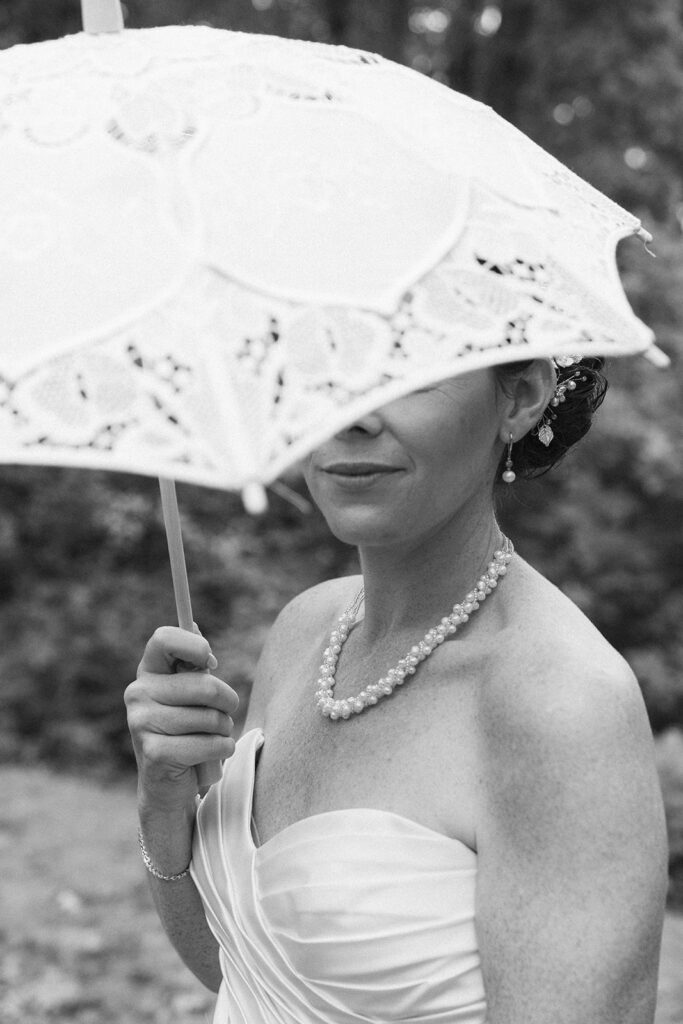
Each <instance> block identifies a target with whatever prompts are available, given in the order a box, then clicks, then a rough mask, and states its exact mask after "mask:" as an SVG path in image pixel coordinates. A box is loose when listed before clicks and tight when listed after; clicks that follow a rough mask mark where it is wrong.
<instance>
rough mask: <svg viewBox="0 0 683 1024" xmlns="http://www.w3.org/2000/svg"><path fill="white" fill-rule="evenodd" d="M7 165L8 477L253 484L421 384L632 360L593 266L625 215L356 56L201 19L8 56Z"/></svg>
mask: <svg viewBox="0 0 683 1024" xmlns="http://www.w3.org/2000/svg"><path fill="white" fill-rule="evenodd" d="M0 147H2V151H3V158H2V160H1V161H0V179H4V180H3V188H2V189H1V190H0V195H2V196H3V197H4V198H3V209H2V211H0V215H1V216H2V219H3V224H4V226H5V227H4V230H3V234H2V236H1V237H0V253H1V254H2V258H3V264H4V266H5V267H7V268H8V270H7V275H8V280H7V283H8V287H7V288H5V289H4V290H2V291H1V292H0V315H1V316H2V317H3V322H4V324H5V333H6V340H5V342H3V346H2V350H0V448H1V450H2V456H1V457H2V459H3V460H4V461H18V462H36V463H50V462H53V463H57V464H62V465H63V464H71V465H80V466H94V467H97V466H101V467H107V468H114V469H116V468H119V469H125V470H133V471H137V472H141V473H149V474H161V473H164V474H167V475H173V476H175V477H176V478H178V479H184V480H190V481H194V482H197V483H203V484H207V485H215V486H220V487H240V486H242V485H244V484H245V483H246V482H247V481H249V480H250V479H260V480H262V481H264V482H269V481H270V480H272V479H274V478H275V477H276V476H277V475H278V474H279V473H280V472H282V470H283V469H285V468H286V467H287V466H288V465H290V464H291V463H292V462H294V461H295V460H296V459H298V458H300V457H302V456H303V455H305V454H306V453H307V452H308V451H310V450H311V448H313V447H314V446H315V445H316V444H318V443H320V442H321V441H322V440H323V439H324V438H326V437H327V436H329V435H330V434H331V433H333V432H335V431H337V430H339V429H341V428H342V427H343V426H345V425H347V424H349V423H351V422H353V420H354V419H356V418H357V417H358V416H359V415H361V414H363V413H364V412H366V411H368V410H369V409H371V408H376V407H377V406H379V405H381V404H384V403H385V402H388V401H391V400H393V399H395V398H398V397H400V396H401V395H403V394H406V393H407V392H409V391H410V390H413V389H414V388H416V387H420V386H424V385H426V384H430V383H434V382H435V381H437V380H440V379H443V378H445V377H448V376H452V375H455V374H458V373H463V372H467V371H469V370H473V369H476V368H479V367H482V366H489V365H491V364H493V363H497V362H503V361H512V360H516V359H524V358H532V357H546V358H548V357H551V356H562V355H566V354H568V353H572V354H585V355H588V354H590V353H595V354H598V353H599V354H615V355H619V354H627V353H633V352H638V351H643V350H645V349H647V348H648V346H649V345H650V344H651V342H652V337H651V334H650V332H649V331H648V329H647V328H646V327H645V326H644V325H643V324H641V323H640V322H639V321H638V320H637V319H636V318H635V317H634V316H633V314H632V312H631V310H630V308H629V307H628V304H627V301H626V298H625V296H624V293H623V290H622V288H621V285H620V283H619V281H618V278H617V274H616V268H615V261H614V247H615V242H616V241H617V240H618V239H619V238H621V237H624V236H626V235H628V234H631V233H635V232H637V231H638V229H639V222H638V221H637V220H636V219H635V218H633V217H631V216H630V215H629V214H628V213H626V212H625V211H623V210H621V209H620V208H619V207H617V206H615V204H613V203H612V202H611V201H610V200H608V199H606V198H605V197H604V196H602V195H600V194H599V193H598V192H596V191H595V190H594V189H592V188H591V187H590V186H588V185H587V184H586V183H584V182H582V181H581V180H580V179H578V178H576V177H575V176H574V175H573V174H571V172H570V171H568V170H567V169H566V168H563V167H562V166H561V165H560V164H559V163H557V162H556V161H555V160H554V159H553V158H552V157H550V156H549V155H548V154H546V153H544V152H543V151H542V150H540V149H539V148H538V147H536V146H535V145H534V144H533V143H532V142H531V141H530V140H528V139H527V138H526V137H525V136H523V135H521V133H519V132H517V131H516V130H515V129H514V128H512V127H511V126H509V125H506V124H505V122H502V121H500V119H498V118H496V116H495V115H494V114H493V113H492V112H491V111H489V110H488V109H487V108H485V107H482V106H481V105H480V104H477V103H475V102H474V101H472V100H470V99H468V98H466V97H461V96H459V95H458V94H456V93H452V92H450V91H448V90H446V89H444V88H443V87H440V86H438V85H436V84H435V83H433V82H431V81H429V80H427V79H425V78H423V77H421V76H418V75H417V74H415V73H413V72H410V71H408V70H406V69H405V68H401V67H399V66H397V65H394V64H391V63H390V62H387V61H385V60H383V59H382V58H380V57H376V56H374V55H372V54H364V53H359V52H357V51H354V50H350V49H346V48H343V47H327V46H324V45H321V44H309V43H303V42H299V41H292V40H280V39H274V38H269V37H262V36H250V35H249V36H248V35H244V34H240V33H229V32H220V31H217V30H211V29H206V28H200V27H198V28H187V27H185V28H169V29H158V30H147V31H140V32H126V33H124V34H122V35H121V36H114V37H106V36H102V37H86V36H83V35H79V36H71V37H67V38H66V39H64V40H60V41H57V42H50V43H44V44H39V45H34V46H31V47H22V46H19V47H14V48H13V49H11V50H7V51H4V52H3V53H2V54H0ZM9 197H11V198H9Z"/></svg>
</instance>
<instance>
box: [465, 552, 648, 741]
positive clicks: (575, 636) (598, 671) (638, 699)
mask: <svg viewBox="0 0 683 1024" xmlns="http://www.w3.org/2000/svg"><path fill="white" fill-rule="evenodd" d="M515 569H516V572H517V574H518V576H519V580H518V586H517V589H516V591H515V593H514V597H512V598H511V600H510V609H511V610H510V611H509V613H508V616H507V622H506V625H505V628H504V629H503V630H502V632H501V634H500V637H499V640H498V642H497V644H496V650H495V652H494V654H493V655H492V657H491V659H490V663H491V664H490V671H488V672H487V673H486V678H485V680H484V683H483V687H482V695H481V696H482V705H481V710H482V713H483V717H482V723H483V725H484V727H485V728H486V729H487V730H491V731H492V738H493V739H495V741H496V742H498V741H500V740H501V739H502V738H504V736H505V735H507V736H508V737H509V739H510V740H511V741H512V742H516V741H517V740H518V739H519V738H521V735H526V736H527V737H528V738H529V739H531V737H532V736H536V742H541V741H542V740H543V737H544V736H547V737H548V739H549V740H552V738H553V736H554V735H555V734H556V733H557V732H564V731H565V730H567V729H571V730H576V731H577V732H579V733H580V732H581V731H582V730H587V731H588V732H598V733H600V732H601V730H602V729H603V727H604V726H609V727H610V728H612V729H614V728H615V727H616V726H617V725H619V726H620V727H621V728H623V729H626V730H627V731H628V730H632V731H633V733H634V736H633V738H634V739H635V738H636V735H637V736H638V737H639V738H640V739H641V740H642V739H646V740H648V741H649V740H650V729H649V724H648V721H647V715H646V712H645V705H644V702H643V699H642V695H641V691H640V687H639V685H638V681H637V680H636V678H635V676H634V674H633V671H632V670H631V668H630V666H629V664H628V662H627V661H626V660H625V659H624V658H623V657H622V656H621V654H619V652H618V651H617V650H615V648H614V647H612V645H611V644H610V643H608V641H607V640H606V639H605V637H604V636H603V635H602V634H601V633H600V632H599V630H598V629H597V628H596V627H595V626H594V625H593V624H592V623H591V622H590V620H589V619H588V618H587V617H586V616H585V615H584V613H583V612H582V611H581V610H580V609H579V608H578V607H577V606H576V605H575V604H574V602H573V601H571V600H570V599H569V598H568V597H567V596H566V595H565V594H563V593H562V592H561V591H560V590H559V589H558V588H557V587H555V586H554V585H553V584H552V583H550V582H549V581H548V580H547V579H545V578H544V577H543V576H541V575H540V573H538V572H536V570H534V569H533V568H532V567H531V566H529V565H528V564H527V563H525V562H523V561H522V560H521V559H519V560H518V561H517V563H516V566H515Z"/></svg>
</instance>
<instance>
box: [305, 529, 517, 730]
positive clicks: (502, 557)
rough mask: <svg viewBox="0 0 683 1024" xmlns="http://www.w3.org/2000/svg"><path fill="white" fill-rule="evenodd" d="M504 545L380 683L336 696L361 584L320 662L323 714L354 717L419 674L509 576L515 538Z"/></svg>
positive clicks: (319, 695)
mask: <svg viewBox="0 0 683 1024" xmlns="http://www.w3.org/2000/svg"><path fill="white" fill-rule="evenodd" d="M503 541H504V543H503V547H502V548H500V549H499V550H498V551H495V552H494V554H493V559H492V561H490V562H489V564H488V566H487V568H486V572H485V573H484V574H483V575H482V576H480V578H479V579H478V580H477V583H476V585H475V586H474V588H473V589H472V590H471V591H470V593H469V594H468V595H467V597H466V598H465V600H464V601H463V602H462V603H461V604H455V605H453V611H452V612H451V613H450V615H446V616H445V617H444V618H443V619H441V622H440V623H439V625H438V626H434V627H433V628H432V629H430V630H429V631H428V632H427V633H425V635H424V639H423V640H420V642H419V643H418V644H415V645H414V646H413V647H411V648H410V650H409V652H408V653H407V654H406V656H405V657H404V658H401V659H400V661H399V662H398V663H397V665H396V666H395V668H391V669H389V671H388V672H387V674H386V675H385V676H383V677H382V679H380V680H378V682H376V683H371V684H370V685H369V686H366V687H365V689H364V690H361V691H360V693H359V694H357V695H356V696H355V697H348V698H347V699H346V700H334V699H333V696H332V693H333V690H334V685H335V679H334V676H335V673H336V671H337V662H338V661H339V655H340V653H341V649H342V647H343V645H344V643H345V642H346V639H347V637H348V635H349V632H350V630H351V627H352V626H353V624H354V623H355V621H356V616H357V615H358V610H359V608H360V605H361V601H362V600H363V593H364V592H363V588H362V587H361V589H360V592H359V593H358V595H357V597H356V599H355V601H354V602H353V604H352V605H350V606H349V608H347V609H346V611H345V612H344V614H343V615H342V616H340V618H339V620H338V623H337V625H336V626H335V628H334V629H333V630H332V632H331V633H330V641H329V646H328V647H326V648H325V651H324V652H323V663H322V665H321V666H320V678H319V679H318V683H317V687H318V688H317V690H316V694H315V696H316V704H317V706H318V707H319V708H320V710H321V712H322V713H323V715H325V716H326V717H327V718H331V719H334V720H336V719H338V718H344V719H346V718H350V716H351V715H359V714H360V713H361V711H364V710H365V708H367V707H369V706H370V705H372V704H376V703H377V702H378V701H379V700H380V699H381V698H382V697H388V696H389V694H391V693H393V691H394V688H395V687H396V686H402V685H403V683H405V682H407V681H408V679H409V677H410V676H413V675H415V672H416V669H417V666H418V665H419V664H420V662H422V661H424V660H425V659H426V658H428V657H429V655H430V654H431V653H432V651H435V650H436V648H437V647H438V646H439V645H440V644H442V643H443V642H444V640H445V639H446V637H447V636H449V635H450V636H452V635H453V634H454V633H456V632H457V630H458V626H460V625H462V624H463V623H465V622H467V621H468V620H469V617H470V615H471V614H472V612H476V611H477V609H478V608H479V607H480V605H481V603H482V602H483V601H485V600H486V598H487V597H488V595H489V594H490V593H491V592H492V591H493V590H495V588H496V587H497V585H498V580H499V578H500V577H501V576H505V574H506V572H507V567H508V563H509V561H510V559H511V558H512V555H513V552H514V548H513V546H512V542H511V541H509V540H508V539H507V537H504V538H503Z"/></svg>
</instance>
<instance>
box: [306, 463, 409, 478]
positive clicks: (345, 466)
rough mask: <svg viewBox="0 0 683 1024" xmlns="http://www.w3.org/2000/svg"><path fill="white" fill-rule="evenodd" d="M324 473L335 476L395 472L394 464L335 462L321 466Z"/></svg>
mask: <svg viewBox="0 0 683 1024" xmlns="http://www.w3.org/2000/svg"><path fill="white" fill-rule="evenodd" d="M323 472H324V473H334V474H335V475H336V476H371V475H372V474H374V473H396V472H398V470H397V468H396V466H387V465H383V464H382V463H377V462H335V463H333V464H332V465H331V466H324V467H323Z"/></svg>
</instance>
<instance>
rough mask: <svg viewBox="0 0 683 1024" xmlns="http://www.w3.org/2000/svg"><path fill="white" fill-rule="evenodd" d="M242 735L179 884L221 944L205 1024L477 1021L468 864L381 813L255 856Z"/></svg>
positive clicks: (318, 828)
mask: <svg viewBox="0 0 683 1024" xmlns="http://www.w3.org/2000/svg"><path fill="white" fill-rule="evenodd" d="M263 742H264V734H263V731H262V730H261V729H252V730H251V731H250V732H248V733H246V734H244V735H243V736H242V737H241V738H240V739H239V740H238V742H237V745H236V750H235V753H234V754H233V756H232V757H231V758H230V759H229V760H228V761H227V762H226V764H225V770H224V773H223V778H222V780H221V782H219V783H216V785H214V786H213V787H212V788H211V789H210V790H209V792H208V794H207V795H206V797H205V798H204V800H203V801H202V802H201V804H200V807H199V810H198V815H197V827H196V829H195V839H194V848H193V859H192V865H191V873H192V877H193V879H194V881H195V884H196V885H197V888H198V889H199V892H200V894H201V897H202V900H203V902H204V907H205V909H206V916H207V920H208V922H209V925H210V927H211V930H212V932H213V934H214V935H215V936H216V939H217V940H218V943H219V945H220V961H221V969H222V973H223V983H222V985H221V988H220V992H219V995H218V1000H217V1003H216V1009H215V1012H214V1018H213V1021H214V1024H360V1022H364V1024H369V1022H371V1024H389V1022H398V1021H402V1022H404V1024H408V1022H409V1024H484V1022H485V1020H486V1000H485V996H484V985H483V981H482V975H481V969H480V961H479V951H478V948H477V936H476V933H475V926H474V896H475V883H476V873H477V857H476V854H475V853H474V852H473V851H472V850H470V849H469V847H467V846H465V845H464V843H461V842H459V841H458V840H456V839H450V838H449V837H448V836H445V835H442V834H441V833H439V832H435V831H433V830H432V829H430V828H427V827H426V826H424V825H419V824H418V823H417V822H414V821H411V820H410V819H408V818H404V817H402V816H401V815H399V814H394V813H392V812H390V811H382V810H371V809H369V808H351V809H349V810H336V811H327V812H325V813H323V814H315V815H313V816H311V817H308V818H304V819H303V820H301V821H298V822H295V823H294V824H293V825H290V826H288V827H287V828H285V829H284V830H283V831H282V832H279V833H278V834H277V835H276V836H274V837H273V838H272V839H270V840H269V841H268V842H266V843H264V844H263V845H262V846H258V847H257V846H256V844H255V842H254V839H253V836H252V829H251V819H252V800H253V791H254V777H255V761H256V753H257V751H258V750H259V748H260V747H261V746H262V744H263Z"/></svg>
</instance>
